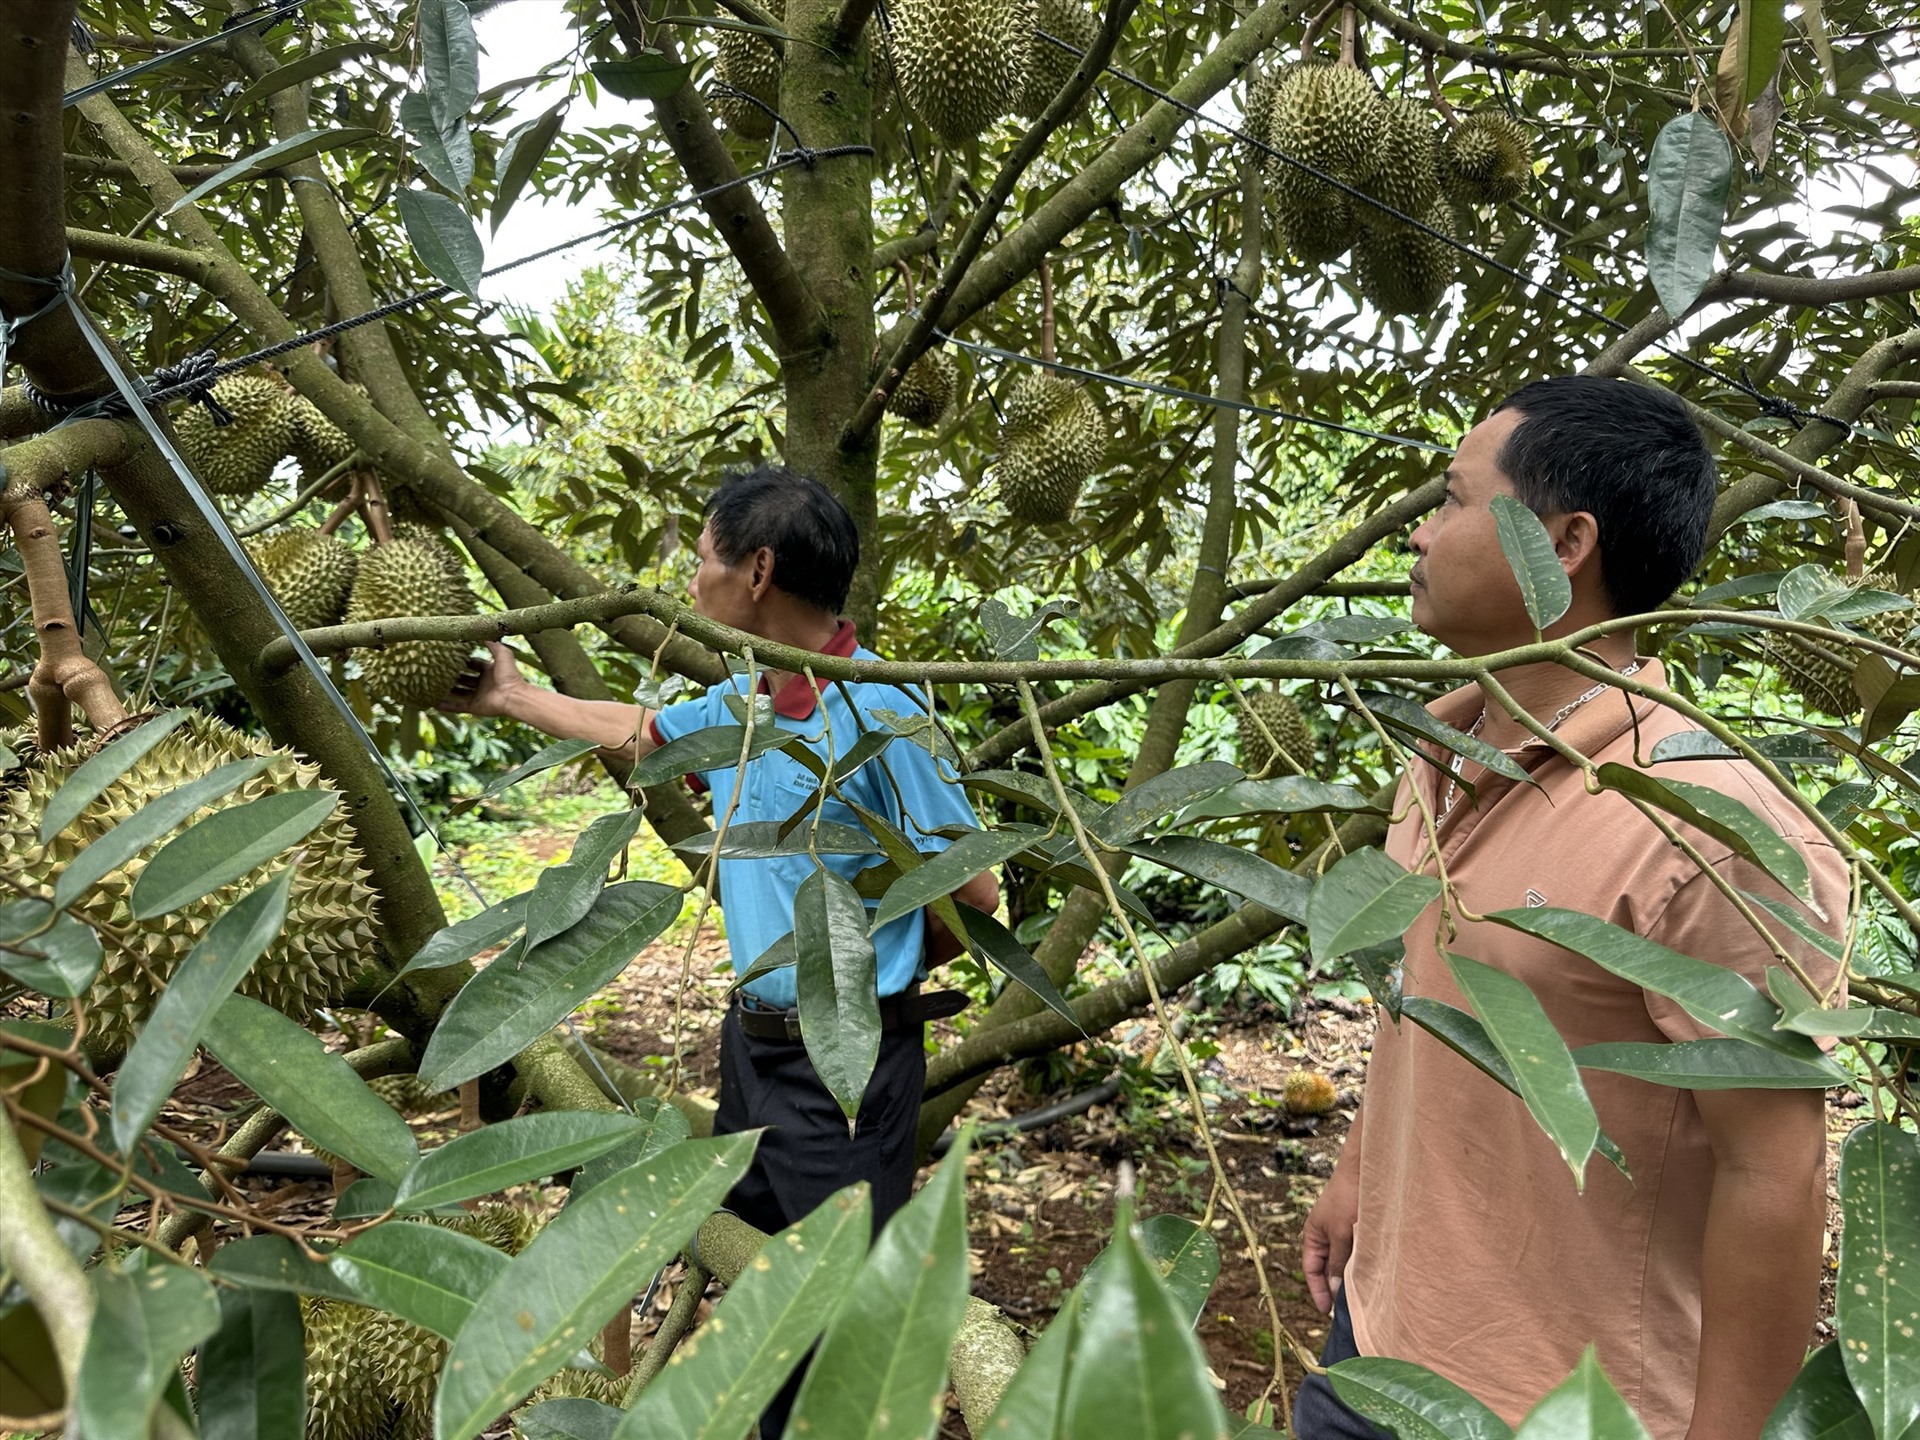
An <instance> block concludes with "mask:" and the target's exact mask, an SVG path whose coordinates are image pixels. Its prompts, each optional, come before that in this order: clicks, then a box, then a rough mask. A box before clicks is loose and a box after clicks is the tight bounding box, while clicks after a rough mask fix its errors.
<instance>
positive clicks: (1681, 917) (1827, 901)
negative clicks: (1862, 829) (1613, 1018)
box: [1647, 841, 1851, 1041]
mask: <svg viewBox="0 0 1920 1440" xmlns="http://www.w3.org/2000/svg"><path fill="white" fill-rule="evenodd" d="M1797 848H1799V850H1800V852H1801V854H1802V855H1803V856H1805V857H1806V861H1807V871H1808V874H1809V877H1810V878H1811V880H1812V882H1813V883H1812V890H1813V896H1814V899H1816V900H1817V901H1819V903H1820V908H1821V909H1822V910H1824V911H1825V912H1826V915H1825V918H1824V919H1823V918H1821V916H1819V915H1817V914H1814V913H1811V912H1810V911H1808V909H1807V908H1806V907H1805V906H1804V905H1801V904H1800V903H1799V902H1798V901H1794V900H1788V899H1786V897H1785V895H1784V893H1783V892H1782V890H1781V888H1780V885H1779V882H1778V881H1776V880H1774V879H1773V877H1772V876H1770V875H1768V874H1767V873H1766V872H1765V871H1763V870H1761V869H1760V867H1759V866H1757V865H1755V864H1753V863H1752V862H1751V861H1748V860H1744V859H1742V858H1741V857H1739V856H1737V855H1735V856H1730V857H1728V858H1727V859H1725V860H1723V861H1721V862H1720V863H1719V864H1717V865H1715V866H1714V870H1715V871H1716V872H1717V873H1718V874H1719V875H1720V877H1721V878H1722V879H1723V880H1725V881H1726V882H1727V883H1728V884H1729V885H1730V886H1731V887H1732V888H1733V889H1735V890H1736V891H1745V892H1747V893H1748V894H1750V895H1764V896H1767V897H1769V898H1772V899H1776V900H1779V901H1781V902H1782V903H1784V904H1789V905H1792V906H1793V908H1794V909H1795V910H1797V911H1798V912H1799V913H1800V916H1801V918H1802V919H1804V920H1805V921H1807V923H1808V924H1809V925H1810V926H1812V927H1813V928H1814V929H1816V930H1819V931H1821V932H1822V933H1824V934H1826V935H1828V936H1830V937H1835V938H1837V937H1838V935H1839V933H1840V929H1841V927H1842V926H1843V925H1844V924H1845V923H1846V917H1847V905H1848V902H1849V900H1850V899H1851V890H1850V887H1849V884H1848V875H1847V865H1846V861H1845V860H1844V859H1842V858H1841V856H1840V853H1839V852H1838V851H1837V850H1835V849H1834V848H1833V846H1831V845H1829V844H1827V843H1825V842H1824V841H1817V842H1804V841H1803V842H1801V844H1800V845H1799V846H1798V847H1797ZM1754 910H1755V913H1756V914H1759V915H1760V918H1761V919H1762V920H1764V921H1766V924H1767V928H1768V930H1769V931H1770V932H1771V933H1772V934H1773V935H1774V937H1775V938H1776V939H1778V940H1779V941H1780V942H1781V947H1782V948H1783V949H1785V950H1786V952H1787V953H1788V954H1789V955H1791V956H1792V957H1793V958H1794V960H1795V961H1796V962H1797V963H1798V964H1799V965H1800V967H1801V969H1802V970H1803V971H1805V973H1806V975H1807V978H1808V979H1810V980H1812V981H1813V982H1814V984H1815V985H1816V986H1818V987H1820V988H1821V990H1822V991H1825V990H1826V988H1827V987H1829V986H1832V985H1833V984H1834V982H1835V979H1836V977H1838V976H1839V968H1840V967H1839V962H1838V961H1837V960H1835V959H1834V958H1833V957H1832V956H1830V955H1827V954H1824V953H1822V952H1821V951H1820V950H1819V949H1818V948H1817V947H1816V946H1814V945H1811V944H1809V943H1808V942H1807V941H1805V940H1803V939H1802V938H1800V936H1798V935H1796V934H1795V933H1794V932H1793V931H1792V930H1790V929H1788V928H1787V926H1786V925H1784V924H1782V923H1781V922H1780V921H1779V920H1778V919H1776V918H1774V917H1772V916H1770V915H1767V914H1766V913H1765V912H1764V911H1762V910H1761V909H1760V908H1759V907H1758V906H1755V907H1754ZM1647 938H1648V939H1649V940H1653V941H1655V942H1657V943H1658V944H1661V945H1664V946H1666V947H1667V948H1668V949H1669V950H1677V951H1679V952H1680V953H1681V954H1682V955H1690V956H1692V957H1693V958H1694V959H1696V960H1705V961H1708V962H1710V963H1711V964H1714V965H1723V966H1725V967H1726V968H1727V969H1729V970H1732V971H1735V972H1736V973H1738V974H1740V975H1743V976H1745V977H1746V979H1747V980H1749V981H1750V982H1752V984H1753V986H1754V988H1755V989H1757V990H1759V991H1760V993H1761V994H1763V995H1764V994H1766V993H1767V969H1768V967H1769V966H1773V965H1778V964H1779V963H1780V959H1779V956H1777V955H1776V954H1775V953H1774V952H1773V949H1772V947H1771V946H1769V945H1768V944H1767V943H1766V941H1764V940H1763V939H1761V938H1760V936H1759V935H1757V934H1755V933H1754V929H1753V926H1751V925H1750V924H1748V923H1747V920H1746V918H1745V917H1744V916H1742V915H1741V914H1740V912H1739V911H1738V910H1736V909H1735V908H1734V905H1733V902H1732V901H1731V900H1729V899H1728V898H1727V897H1726V896H1725V895H1723V894H1721V893H1720V890H1719V889H1718V888H1717V887H1716V886H1715V885H1714V883H1713V881H1712V880H1711V879H1710V878H1708V876H1706V875H1705V874H1695V875H1693V876H1691V877H1690V878H1689V879H1687V880H1686V881H1684V882H1682V884H1681V886H1680V888H1679V889H1678V890H1676V891H1675V892H1674V895H1673V898H1672V900H1670V901H1669V902H1668V904H1667V907H1666V909H1665V910H1664V911H1663V912H1662V914H1661V916H1660V919H1659V921H1658V923H1657V924H1655V926H1654V927H1653V929H1652V931H1651V932H1650V933H1649V934H1648V936H1647ZM1835 993H1836V999H1837V1000H1844V998H1845V995H1846V989H1845V981H1844V979H1842V980H1841V982H1840V987H1839V989H1838V990H1837V991H1836V992H1835ZM1647 1013H1648V1014H1649V1015H1650V1016H1651V1017H1652V1018H1653V1023H1654V1024H1655V1025H1657V1026H1659V1028H1660V1031H1661V1033H1662V1034H1664V1035H1665V1036H1666V1037H1667V1039H1669V1040H1672V1041H1684V1040H1701V1039H1706V1038H1708V1037H1712V1036H1716V1035H1718V1034H1719V1032H1718V1031H1716V1030H1712V1029H1709V1028H1708V1027H1707V1026H1705V1025H1702V1024H1701V1023H1700V1022H1699V1021H1698V1020H1696V1019H1694V1018H1693V1016H1691V1015H1689V1014H1687V1013H1686V1011H1684V1010H1682V1009H1681V1008H1680V1007H1679V1006H1678V1005H1676V1004H1674V1002H1673V1001H1671V1000H1669V999H1667V998H1666V997H1665V996H1662V995H1655V994H1653V993H1652V992H1651V991H1648V992H1647Z"/></svg>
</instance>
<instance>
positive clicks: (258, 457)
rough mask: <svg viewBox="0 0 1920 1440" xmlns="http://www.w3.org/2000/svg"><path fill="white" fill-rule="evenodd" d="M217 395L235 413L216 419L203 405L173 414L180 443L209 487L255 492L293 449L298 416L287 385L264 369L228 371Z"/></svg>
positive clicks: (228, 491) (231, 492)
mask: <svg viewBox="0 0 1920 1440" xmlns="http://www.w3.org/2000/svg"><path fill="white" fill-rule="evenodd" d="M211 393H212V395H213V398H214V400H215V401H216V402H217V403H218V404H219V405H220V406H221V408H222V409H224V410H225V411H227V413H228V414H230V415H231V416H232V417H233V420H232V422H231V423H230V424H227V425H216V424H215V423H214V420H213V416H212V415H211V414H210V413H209V412H208V410H207V408H206V407H205V406H204V405H194V406H192V407H190V408H189V409H187V410H185V411H183V412H182V413H181V414H180V415H178V416H177V417H176V418H175V420H174V428H173V433H174V435H175V437H176V438H177V439H178V440H179V441H180V449H181V450H182V451H183V452H185V454H186V457H187V459H188V460H190V461H192V462H193V468H194V472H195V473H196V474H198V475H199V476H200V478H201V479H203V480H205V481H206V482H207V488H208V489H209V490H212V491H214V492H215V493H216V494H220V495H251V494H253V493H254V492H256V491H258V490H260V489H262V488H263V487H264V486H265V485H266V484H267V482H268V481H270V480H271V479H272V478H273V468H274V466H276V465H278V464H279V463H280V462H281V460H283V459H284V458H285V457H287V456H288V455H291V454H292V453H293V446H294V431H295V418H294V410H293V407H292V405H291V404H289V403H288V401H289V392H288V390H287V388H286V386H284V385H281V384H279V383H278V382H277V381H273V380H269V379H267V378H265V377H264V376H260V375H229V376H227V377H226V378H225V379H222V380H216V381H215V382H214V383H213V389H212V392H211Z"/></svg>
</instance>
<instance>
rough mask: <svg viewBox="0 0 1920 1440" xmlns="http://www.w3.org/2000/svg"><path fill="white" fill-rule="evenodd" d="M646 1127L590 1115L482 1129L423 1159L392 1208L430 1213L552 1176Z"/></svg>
mask: <svg viewBox="0 0 1920 1440" xmlns="http://www.w3.org/2000/svg"><path fill="white" fill-rule="evenodd" d="M645 1128H646V1127H644V1126H643V1125H641V1124H639V1123H638V1122H637V1121H636V1120H635V1119H634V1118H633V1117H632V1116H631V1115H625V1114H620V1113H618V1112H601V1111H595V1110H551V1111H542V1112H540V1113H537V1114H533V1115H520V1116H516V1117H515V1118H513V1119H511V1120H502V1121H500V1122H499V1123H497V1124H494V1125H483V1126H482V1127H481V1128H480V1129H478V1130H475V1131H472V1132H471V1133H469V1134H466V1135H457V1136H455V1137H454V1138H453V1139H451V1140H449V1141H448V1142H447V1143H446V1144H444V1145H442V1146H440V1147H439V1148H438V1149H434V1150H429V1151H427V1152H426V1154H424V1155H422V1156H421V1157H420V1160H419V1163H418V1164H416V1165H415V1166H414V1167H413V1170H412V1172H411V1173H409V1174H408V1176H407V1178H406V1179H405V1180H403V1181H401V1182H400V1190H399V1194H398V1195H397V1196H396V1197H395V1202H394V1208H395V1209H396V1210H403V1211H405V1210H431V1209H433V1208H434V1207H435V1206H436V1205H446V1204H450V1203H452V1202H453V1201H456V1200H471V1199H473V1198H475V1197H476V1196H480V1195H492V1194H494V1193H495V1192H496V1191H500V1190H505V1189H506V1188H507V1187H508V1186H510V1185H520V1184H524V1183H525V1182H526V1181H529V1180H540V1179H544V1178H545V1177H546V1176H549V1175H557V1174H559V1173H560V1172H561V1171H562V1170H571V1169H573V1168H574V1167H575V1166H578V1165H584V1164H586V1162H587V1161H589V1160H591V1159H593V1158H594V1157H595V1156H596V1155H603V1154H605V1153H606V1152H607V1151H609V1150H611V1149H613V1148H614V1146H616V1145H619V1144H621V1143H622V1142H623V1141H627V1140H632V1139H636V1138H638V1132H640V1131H642V1130H644V1129H645Z"/></svg>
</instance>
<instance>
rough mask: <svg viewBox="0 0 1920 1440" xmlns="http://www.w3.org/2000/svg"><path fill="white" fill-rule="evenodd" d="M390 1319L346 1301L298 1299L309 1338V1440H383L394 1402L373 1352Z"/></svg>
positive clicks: (387, 1432)
mask: <svg viewBox="0 0 1920 1440" xmlns="http://www.w3.org/2000/svg"><path fill="white" fill-rule="evenodd" d="M388 1318H389V1317H386V1316H383V1315H381V1314H380V1313H379V1312H377V1311H374V1310H369V1309H367V1307H366V1306H364V1305H355V1304H352V1303H350V1302H348V1301H345V1300H332V1299H321V1298H315V1297H313V1296H302V1297H301V1300H300V1319H301V1322H302V1323H303V1325H304V1326H305V1328H306V1336H307V1440H384V1437H386V1436H387V1435H389V1434H390V1433H391V1430H390V1426H391V1422H392V1418H393V1404H392V1402H391V1401H390V1400H389V1399H388V1398H387V1393H386V1389H385V1386H384V1385H383V1383H382V1380H381V1367H380V1365H379V1363H378V1358H377V1356H376V1355H375V1354H374V1353H373V1351H372V1349H371V1342H373V1341H374V1340H377V1339H378V1338H379V1333H378V1332H379V1331H380V1330H381V1329H383V1328H384V1327H383V1323H382V1322H384V1321H385V1320H387V1319H388Z"/></svg>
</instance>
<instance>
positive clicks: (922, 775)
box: [866, 737, 980, 854]
mask: <svg viewBox="0 0 1920 1440" xmlns="http://www.w3.org/2000/svg"><path fill="white" fill-rule="evenodd" d="M882 762H884V764H885V766H886V771H887V774H884V775H883V774H881V773H880V770H881V763H882ZM866 768H867V771H868V773H869V774H870V775H871V776H872V777H873V778H874V779H875V780H876V781H877V782H878V784H879V786H880V788H881V792H882V799H883V801H884V802H885V809H886V811H887V812H889V815H890V817H891V818H893V819H895V820H896V821H897V822H898V824H899V826H900V828H901V829H902V830H904V831H905V832H906V835H907V838H908V839H909V840H911V841H912V842H913V845H914V848H915V849H917V850H920V851H922V852H925V853H929V854H930V853H932V852H933V851H936V850H944V849H946V848H947V846H948V845H950V844H952V843H953V842H952V841H951V840H949V839H948V838H947V837H946V836H944V835H937V834H935V833H933V832H935V831H937V830H940V829H942V828H944V827H946V826H949V825H964V826H965V827H967V828H968V829H970V830H978V829H979V828H980V821H979V820H978V819H977V818H976V817H975V815H974V813H973V806H972V805H971V804H970V803H969V802H968V800H967V792H966V789H965V787H964V786H962V785H961V784H960V780H959V777H958V776H957V775H955V774H954V772H953V771H952V770H950V769H948V768H947V767H946V766H945V765H943V764H941V763H940V762H939V761H937V760H935V759H934V757H933V756H931V755H929V754H928V753H927V747H926V746H925V745H921V744H916V743H915V742H914V741H913V740H911V739H908V738H906V737H902V738H901V739H899V740H896V741H894V742H893V743H892V744H891V745H889V746H887V748H886V749H885V750H884V751H882V752H881V754H880V757H879V759H878V760H876V761H874V762H871V763H869V765H868V766H867V767H866ZM888 775H891V777H892V784H888V782H887V776H888ZM896 810H897V811H898V814H893V813H892V812H894V811H896Z"/></svg>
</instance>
